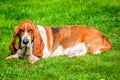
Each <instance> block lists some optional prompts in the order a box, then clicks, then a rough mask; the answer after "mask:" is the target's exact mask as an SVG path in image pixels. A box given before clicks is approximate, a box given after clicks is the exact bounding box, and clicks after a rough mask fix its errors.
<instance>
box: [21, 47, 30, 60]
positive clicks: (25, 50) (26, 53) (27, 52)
mask: <svg viewBox="0 0 120 80" xmlns="http://www.w3.org/2000/svg"><path fill="white" fill-rule="evenodd" d="M22 51H23V52H22V54H21V55H22V56H21V57H20V58H28V57H29V56H30V48H29V47H27V46H23V47H22Z"/></svg>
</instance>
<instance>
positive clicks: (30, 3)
mask: <svg viewBox="0 0 120 80" xmlns="http://www.w3.org/2000/svg"><path fill="white" fill-rule="evenodd" d="M23 20H31V21H33V22H34V23H35V24H39V25H42V26H46V25H47V26H61V25H87V26H90V27H94V28H96V29H98V30H100V31H101V32H102V33H103V34H104V35H105V36H106V37H107V38H108V39H109V40H110V41H111V43H112V46H113V48H112V50H111V51H107V52H103V53H102V54H99V55H85V56H80V57H78V58H75V59H70V58H68V57H67V56H59V57H52V58H47V59H42V60H40V61H38V62H37V63H35V64H33V65H31V64H29V62H28V60H26V59H14V60H5V58H6V57H7V56H8V55H10V54H11V52H10V51H9V49H8V47H9V44H10V43H11V42H12V39H13V37H12V36H13V30H14V28H15V26H17V25H18V24H19V23H20V22H22V21H23ZM119 79H120V1H119V0H0V80H119Z"/></svg>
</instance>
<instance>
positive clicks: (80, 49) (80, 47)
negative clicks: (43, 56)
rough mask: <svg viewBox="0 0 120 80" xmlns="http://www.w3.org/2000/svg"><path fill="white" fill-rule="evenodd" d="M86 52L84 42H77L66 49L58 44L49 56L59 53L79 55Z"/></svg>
mask: <svg viewBox="0 0 120 80" xmlns="http://www.w3.org/2000/svg"><path fill="white" fill-rule="evenodd" d="M86 53H87V48H86V46H85V44H84V43H79V44H77V45H75V46H73V47H69V48H67V49H63V47H62V46H59V47H58V48H57V49H56V50H55V51H54V52H53V54H52V55H51V56H59V55H69V56H70V55H74V56H76V57H77V56H81V55H85V54H86Z"/></svg>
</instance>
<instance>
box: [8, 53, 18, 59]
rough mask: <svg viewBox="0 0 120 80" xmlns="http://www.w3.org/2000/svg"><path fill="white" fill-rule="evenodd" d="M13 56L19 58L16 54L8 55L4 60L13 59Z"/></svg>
mask: <svg viewBox="0 0 120 80" xmlns="http://www.w3.org/2000/svg"><path fill="white" fill-rule="evenodd" d="M15 58H17V59H18V58H19V56H18V55H16V54H15V55H10V56H8V57H7V58H6V60H8V59H15Z"/></svg>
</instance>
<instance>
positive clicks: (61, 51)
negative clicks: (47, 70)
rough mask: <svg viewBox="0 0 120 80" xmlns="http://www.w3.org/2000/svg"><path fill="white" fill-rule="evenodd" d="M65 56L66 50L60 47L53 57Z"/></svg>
mask: <svg viewBox="0 0 120 80" xmlns="http://www.w3.org/2000/svg"><path fill="white" fill-rule="evenodd" d="M60 55H64V49H63V47H62V46H58V48H57V49H56V50H55V51H54V52H53V53H52V55H51V56H60Z"/></svg>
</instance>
